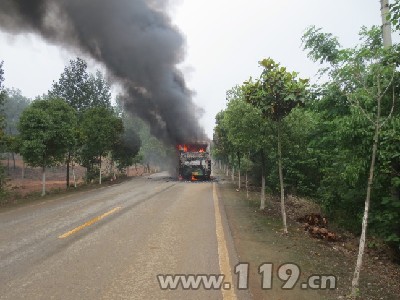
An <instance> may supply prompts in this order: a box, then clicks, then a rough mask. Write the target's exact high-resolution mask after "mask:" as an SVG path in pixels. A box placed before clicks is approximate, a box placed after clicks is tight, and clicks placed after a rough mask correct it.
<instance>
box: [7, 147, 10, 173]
mask: <svg viewBox="0 0 400 300" xmlns="http://www.w3.org/2000/svg"><path fill="white" fill-rule="evenodd" d="M7 176H10V152H7Z"/></svg>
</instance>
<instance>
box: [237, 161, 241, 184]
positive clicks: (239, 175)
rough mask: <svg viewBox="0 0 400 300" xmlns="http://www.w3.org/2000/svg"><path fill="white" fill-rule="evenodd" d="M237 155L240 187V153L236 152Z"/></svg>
mask: <svg viewBox="0 0 400 300" xmlns="http://www.w3.org/2000/svg"><path fill="white" fill-rule="evenodd" d="M237 156H238V189H239V190H240V189H241V182H240V175H241V174H240V153H238V154H237Z"/></svg>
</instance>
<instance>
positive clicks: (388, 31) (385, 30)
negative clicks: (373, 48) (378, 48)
mask: <svg viewBox="0 0 400 300" xmlns="http://www.w3.org/2000/svg"><path fill="white" fill-rule="evenodd" d="M380 2H381V17H382V38H383V46H384V47H385V48H388V47H390V46H392V28H391V24H390V20H387V16H388V15H389V13H390V12H389V1H388V0H380Z"/></svg>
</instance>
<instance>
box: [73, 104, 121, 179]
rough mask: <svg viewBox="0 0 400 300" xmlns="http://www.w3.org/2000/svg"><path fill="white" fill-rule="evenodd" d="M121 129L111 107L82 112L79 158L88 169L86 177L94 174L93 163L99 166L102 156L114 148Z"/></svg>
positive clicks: (119, 122) (119, 121) (119, 120)
mask: <svg viewBox="0 0 400 300" xmlns="http://www.w3.org/2000/svg"><path fill="white" fill-rule="evenodd" d="M123 130H124V127H123V124H122V120H121V119H120V118H119V117H117V116H116V115H115V113H114V111H113V110H112V109H109V108H106V107H94V108H90V109H88V110H86V111H85V112H84V114H83V115H82V120H81V123H80V142H81V145H82V147H81V148H80V151H79V152H80V153H79V159H80V162H81V163H82V165H83V166H84V167H86V168H87V169H88V176H89V178H88V179H91V177H92V176H93V175H94V174H93V173H92V171H93V167H94V166H95V165H97V166H98V167H99V168H101V161H102V157H104V156H105V155H106V154H107V153H108V152H109V151H111V150H112V149H113V148H114V146H115V144H116V143H117V142H118V141H119V137H120V135H121V134H122V132H123Z"/></svg>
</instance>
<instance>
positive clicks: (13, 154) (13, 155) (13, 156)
mask: <svg viewBox="0 0 400 300" xmlns="http://www.w3.org/2000/svg"><path fill="white" fill-rule="evenodd" d="M11 155H12V159H13V170H14V171H15V153H14V152H12V153H11Z"/></svg>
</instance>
